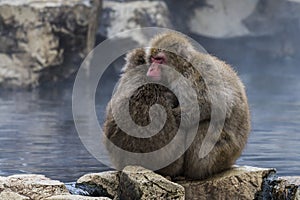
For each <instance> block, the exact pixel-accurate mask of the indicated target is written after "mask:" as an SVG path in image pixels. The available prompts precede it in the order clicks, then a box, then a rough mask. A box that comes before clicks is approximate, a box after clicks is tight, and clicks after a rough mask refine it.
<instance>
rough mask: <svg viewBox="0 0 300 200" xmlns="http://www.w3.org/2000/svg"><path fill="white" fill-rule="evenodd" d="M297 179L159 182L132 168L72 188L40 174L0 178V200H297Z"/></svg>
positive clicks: (253, 175)
mask: <svg viewBox="0 0 300 200" xmlns="http://www.w3.org/2000/svg"><path fill="white" fill-rule="evenodd" d="M299 184H300V178H299V177H282V178H279V177H277V176H276V171H275V170H274V169H263V168H255V167H248V166H244V167H237V166H235V167H233V168H232V169H230V170H228V171H226V172H223V173H220V174H217V175H216V176H214V177H211V178H209V179H207V180H202V181H191V180H184V179H183V178H177V179H176V180H170V178H168V177H167V178H165V177H162V176H160V175H158V174H156V173H154V172H152V171H150V170H147V169H144V168H142V167H138V166H128V167H126V168H125V169H124V170H123V171H122V172H117V171H108V172H101V173H93V174H86V175H84V176H82V177H81V178H79V179H78V180H77V182H76V183H74V184H67V185H65V184H64V183H62V182H60V181H56V180H51V179H49V178H46V177H45V176H43V175H13V176H9V177H0V199H1V200H11V199H14V200H31V199H32V200H33V199H34V200H36V199H46V200H76V199H80V200H109V199H145V200H146V199H179V200H181V199H203V200H204V199H264V200H265V199H266V200H268V199H280V200H281V199H282V200H287V199H292V200H297V199H300V185H299Z"/></svg>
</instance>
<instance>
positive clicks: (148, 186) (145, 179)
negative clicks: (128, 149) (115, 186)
mask: <svg viewBox="0 0 300 200" xmlns="http://www.w3.org/2000/svg"><path fill="white" fill-rule="evenodd" d="M119 195H120V198H121V199H142V200H148V199H184V188H183V187H182V186H180V185H178V184H176V183H173V182H171V181H169V180H167V179H165V178H164V177H162V176H160V175H158V174H156V173H154V172H152V171H150V170H147V169H144V168H142V167H135V166H128V167H125V168H124V170H123V171H122V173H121V176H120V194H119Z"/></svg>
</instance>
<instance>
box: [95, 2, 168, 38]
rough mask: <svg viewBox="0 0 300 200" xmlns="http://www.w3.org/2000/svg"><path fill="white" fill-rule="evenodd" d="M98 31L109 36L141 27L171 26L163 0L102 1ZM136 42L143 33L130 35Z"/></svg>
mask: <svg viewBox="0 0 300 200" xmlns="http://www.w3.org/2000/svg"><path fill="white" fill-rule="evenodd" d="M102 12H103V14H102V18H101V20H100V28H99V33H100V34H101V35H103V36H106V37H110V36H113V35H115V34H117V33H119V32H122V31H126V30H129V29H134V28H142V27H167V28H172V27H173V26H172V24H171V22H170V17H169V10H168V7H167V5H166V4H165V2H163V1H130V2H112V1H104V2H103V11H102ZM131 38H132V39H133V40H135V41H137V42H139V41H144V40H145V38H144V36H143V35H139V34H137V35H131Z"/></svg>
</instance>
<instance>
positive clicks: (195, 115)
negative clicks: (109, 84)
mask: <svg viewBox="0 0 300 200" xmlns="http://www.w3.org/2000/svg"><path fill="white" fill-rule="evenodd" d="M149 46H150V48H145V49H143V48H141V49H135V50H133V51H131V52H129V53H128V54H127V57H126V65H125V66H124V68H123V74H122V76H121V78H120V82H119V85H118V87H117V89H116V90H117V92H116V93H115V96H114V97H113V99H114V103H113V99H112V100H111V101H110V102H109V104H108V106H107V115H106V120H105V123H104V134H105V136H106V137H105V138H106V139H105V144H106V147H107V149H108V152H109V153H110V157H111V161H112V163H113V164H114V165H115V166H116V168H117V169H122V168H123V167H125V166H126V165H127V164H128V162H126V159H127V158H124V156H122V155H119V154H118V153H117V151H115V150H114V145H116V146H118V147H119V148H121V149H123V150H126V151H130V152H134V153H148V152H153V151H156V150H158V149H161V148H163V147H164V146H165V145H167V144H168V143H170V141H172V139H173V138H174V137H175V135H176V134H177V131H178V130H179V128H182V130H183V133H184V134H183V135H182V136H180V139H181V140H182V142H180V143H179V144H177V145H173V146H171V148H169V149H168V150H166V151H165V152H164V153H162V154H161V155H160V156H161V158H166V159H167V158H169V157H172V156H173V154H174V152H175V151H176V152H181V156H180V157H179V158H178V159H176V160H175V161H174V162H172V163H171V164H169V165H168V166H166V167H164V168H162V169H159V170H157V173H160V174H162V175H165V176H171V177H176V176H184V177H186V178H189V179H204V178H207V177H209V176H211V175H213V174H216V173H219V172H221V171H224V170H226V169H229V168H230V167H231V166H232V165H233V164H234V163H235V161H236V159H237V158H238V157H239V156H240V155H241V153H242V150H243V149H244V147H245V145H246V142H247V138H248V135H249V132H250V114H249V108H248V103H247V97H246V94H245V89H244V85H243V84H242V82H241V80H240V79H239V77H238V76H237V74H236V73H235V72H234V71H233V70H232V68H231V67H230V66H229V65H227V64H226V63H224V62H222V61H220V60H218V59H217V58H215V57H213V56H211V55H209V54H205V53H201V52H199V51H197V50H196V49H195V48H194V46H193V45H192V44H191V43H190V42H189V40H188V39H187V38H186V37H185V36H183V35H182V34H179V33H175V32H167V33H163V34H160V35H157V36H156V37H154V38H153V39H152V40H151V41H150V45H149ZM182 77H183V78H182ZM138 81H145V83H146V84H144V85H141V86H139V87H138V88H137V89H133V88H135V87H136V83H137V82H138ZM186 87H191V88H193V91H195V93H196V99H195V98H193V97H192V96H191V94H190V92H188V91H187V90H186V89H185V88H186ZM133 90H134V92H133V93H132V94H131V95H130V96H126V95H123V94H126V93H127V92H128V91H133ZM174 91H175V92H174ZM175 93H176V95H175ZM220 97H223V98H220ZM124 98H127V99H126V100H128V101H129V114H130V119H128V118H125V119H123V123H124V124H126V123H127V121H126V120H133V121H134V122H135V123H136V125H138V126H142V127H143V126H147V125H148V124H150V123H151V122H153V121H155V120H153V121H152V119H151V116H150V114H149V112H150V111H151V109H150V108H151V107H152V106H153V105H155V104H159V105H161V106H163V107H164V110H165V113H166V117H165V124H164V125H163V127H162V128H161V129H160V130H159V131H158V133H157V134H155V135H153V136H151V137H136V136H132V135H130V134H128V133H126V132H124V130H123V129H122V128H121V127H119V125H118V123H117V122H116V119H115V117H114V115H113V109H114V110H115V111H117V112H119V113H121V112H123V109H124V107H125V106H126V105H127V104H125V103H124V102H125V101H122V99H124ZM179 99H181V100H182V101H183V102H184V103H183V104H182V102H180V101H179ZM195 100H196V101H195ZM192 101H195V102H196V104H197V106H198V107H199V111H200V112H197V111H195V110H197V109H195V104H194V103H193V102H192ZM112 106H114V107H113V108H112ZM215 111H218V112H220V114H218V112H217V113H215V114H213V113H214V112H215ZM152 114H153V117H154V118H156V119H158V121H160V120H163V117H161V115H160V114H159V113H155V112H154V113H152ZM219 116H220V119H218V117H219ZM222 117H224V120H223V124H221V125H222V126H221V127H218V125H219V123H218V122H219V121H222V120H221V118H222ZM156 121H157V120H156ZM128 123H129V121H128ZM195 127H196V129H195ZM193 130H196V135H195V137H194V138H193V140H192V141H190V142H189V140H190V139H189V136H190V135H191V134H192V131H193ZM217 131H219V135H218V136H219V137H218V138H217V139H216V141H215V142H214V145H213V148H212V149H211V150H210V151H209V152H208V153H207V154H205V155H204V156H199V152H200V151H201V147H202V146H203V143H204V142H205V141H206V140H205V138H206V137H207V136H210V135H213V134H215V132H217ZM140 134H141V136H142V135H143V136H145V135H147V134H148V132H147V131H143V132H141V133H140ZM149 134H150V132H149ZM208 134H209V135H208ZM108 141H110V142H108ZM139 164H140V165H142V166H143V163H139ZM145 167H147V166H145Z"/></svg>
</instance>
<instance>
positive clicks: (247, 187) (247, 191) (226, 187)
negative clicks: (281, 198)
mask: <svg viewBox="0 0 300 200" xmlns="http://www.w3.org/2000/svg"><path fill="white" fill-rule="evenodd" d="M272 173H275V170H274V169H262V168H255V167H246V166H245V167H233V168H232V169H231V170H229V171H226V172H224V173H220V174H217V175H215V176H214V177H212V178H209V179H207V180H202V181H178V182H177V183H178V184H180V185H182V186H183V187H184V188H185V198H186V199H197V200H198V199H199V200H201V199H203V200H206V199H245V200H246V199H255V197H256V194H257V193H259V192H260V191H261V186H262V183H263V180H264V178H265V177H267V176H269V175H270V174H272Z"/></svg>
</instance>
